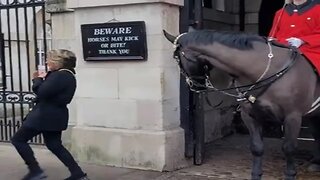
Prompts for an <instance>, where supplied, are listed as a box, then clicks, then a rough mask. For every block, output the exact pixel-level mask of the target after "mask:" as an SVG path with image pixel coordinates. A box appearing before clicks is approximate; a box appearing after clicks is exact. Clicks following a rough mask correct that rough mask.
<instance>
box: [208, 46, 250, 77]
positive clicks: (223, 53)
mask: <svg viewBox="0 0 320 180" xmlns="http://www.w3.org/2000/svg"><path fill="white" fill-rule="evenodd" d="M212 49H213V50H212ZM206 53H208V56H209V57H212V58H209V59H208V60H209V62H210V63H211V64H212V65H213V66H214V67H217V68H219V69H221V70H222V71H225V72H227V73H229V74H232V75H234V76H238V77H239V76H242V75H249V76H250V67H251V66H253V65H255V64H254V62H253V60H252V57H250V53H248V51H247V50H244V51H241V50H238V49H234V48H229V47H226V46H224V45H221V44H218V43H216V44H214V45H212V47H210V49H207V50H206Z"/></svg>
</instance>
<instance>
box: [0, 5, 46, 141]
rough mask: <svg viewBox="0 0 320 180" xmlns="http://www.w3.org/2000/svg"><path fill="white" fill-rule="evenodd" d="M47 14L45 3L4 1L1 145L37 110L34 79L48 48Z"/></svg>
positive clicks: (1, 14)
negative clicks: (32, 109) (34, 103)
mask: <svg viewBox="0 0 320 180" xmlns="http://www.w3.org/2000/svg"><path fill="white" fill-rule="evenodd" d="M45 14H46V13H45V0H0V58H1V59H0V60H1V73H0V75H1V78H0V79H1V84H0V141H4V142H8V141H10V139H11V137H12V136H13V134H14V133H15V132H16V131H17V130H18V128H19V127H20V126H21V124H22V120H23V118H24V117H25V115H26V114H27V113H28V112H29V109H30V108H31V107H32V106H33V103H32V100H33V98H34V97H35V96H34V94H33V93H32V92H31V86H32V84H31V77H32V74H33V72H34V71H35V70H36V69H37V67H38V65H39V64H41V65H44V62H45V57H46V52H47V47H48V43H47V40H46V37H47V26H48V25H47V24H46V16H45ZM32 143H36V144H42V143H43V140H42V137H41V136H38V137H35V138H34V139H33V140H32Z"/></svg>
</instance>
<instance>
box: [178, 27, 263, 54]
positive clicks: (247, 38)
mask: <svg viewBox="0 0 320 180" xmlns="http://www.w3.org/2000/svg"><path fill="white" fill-rule="evenodd" d="M253 41H261V42H263V43H265V42H266V40H265V39H264V38H263V37H261V36H259V35H255V34H245V33H239V32H226V31H223V32H222V31H214V30H199V31H193V32H189V33H188V34H186V35H183V36H182V37H181V38H180V39H179V41H178V43H179V44H181V45H191V44H192V45H203V44H205V45H207V44H213V43H214V42H218V43H221V44H223V45H225V46H228V47H231V48H236V49H241V50H246V49H252V47H253V46H252V42H253Z"/></svg>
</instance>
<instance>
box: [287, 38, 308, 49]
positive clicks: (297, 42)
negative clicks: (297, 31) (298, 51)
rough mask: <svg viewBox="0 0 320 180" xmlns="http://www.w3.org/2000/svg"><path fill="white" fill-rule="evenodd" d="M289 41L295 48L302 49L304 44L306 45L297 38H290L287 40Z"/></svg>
mask: <svg viewBox="0 0 320 180" xmlns="http://www.w3.org/2000/svg"><path fill="white" fill-rule="evenodd" d="M286 40H287V41H288V44H289V45H290V46H294V47H296V48H298V47H300V46H301V45H302V44H304V42H303V41H302V40H301V39H299V38H295V37H291V38H288V39H286Z"/></svg>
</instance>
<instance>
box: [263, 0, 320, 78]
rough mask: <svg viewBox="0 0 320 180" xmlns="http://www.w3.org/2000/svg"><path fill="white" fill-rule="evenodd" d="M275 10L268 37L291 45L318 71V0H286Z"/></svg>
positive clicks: (319, 58)
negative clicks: (283, 4)
mask: <svg viewBox="0 0 320 180" xmlns="http://www.w3.org/2000/svg"><path fill="white" fill-rule="evenodd" d="M286 1H287V4H286V6H285V7H284V8H282V9H280V10H279V11H277V13H276V15H275V17H274V21H273V26H272V29H271V31H270V34H269V37H270V39H276V40H277V41H279V42H280V43H283V44H286V45H291V46H294V47H296V48H299V50H300V51H301V52H302V53H303V54H304V55H305V56H306V57H307V58H308V59H310V60H311V61H312V64H313V65H314V66H315V67H316V69H317V70H318V73H319V72H320V41H319V39H320V0H292V1H291V0H286Z"/></svg>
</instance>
